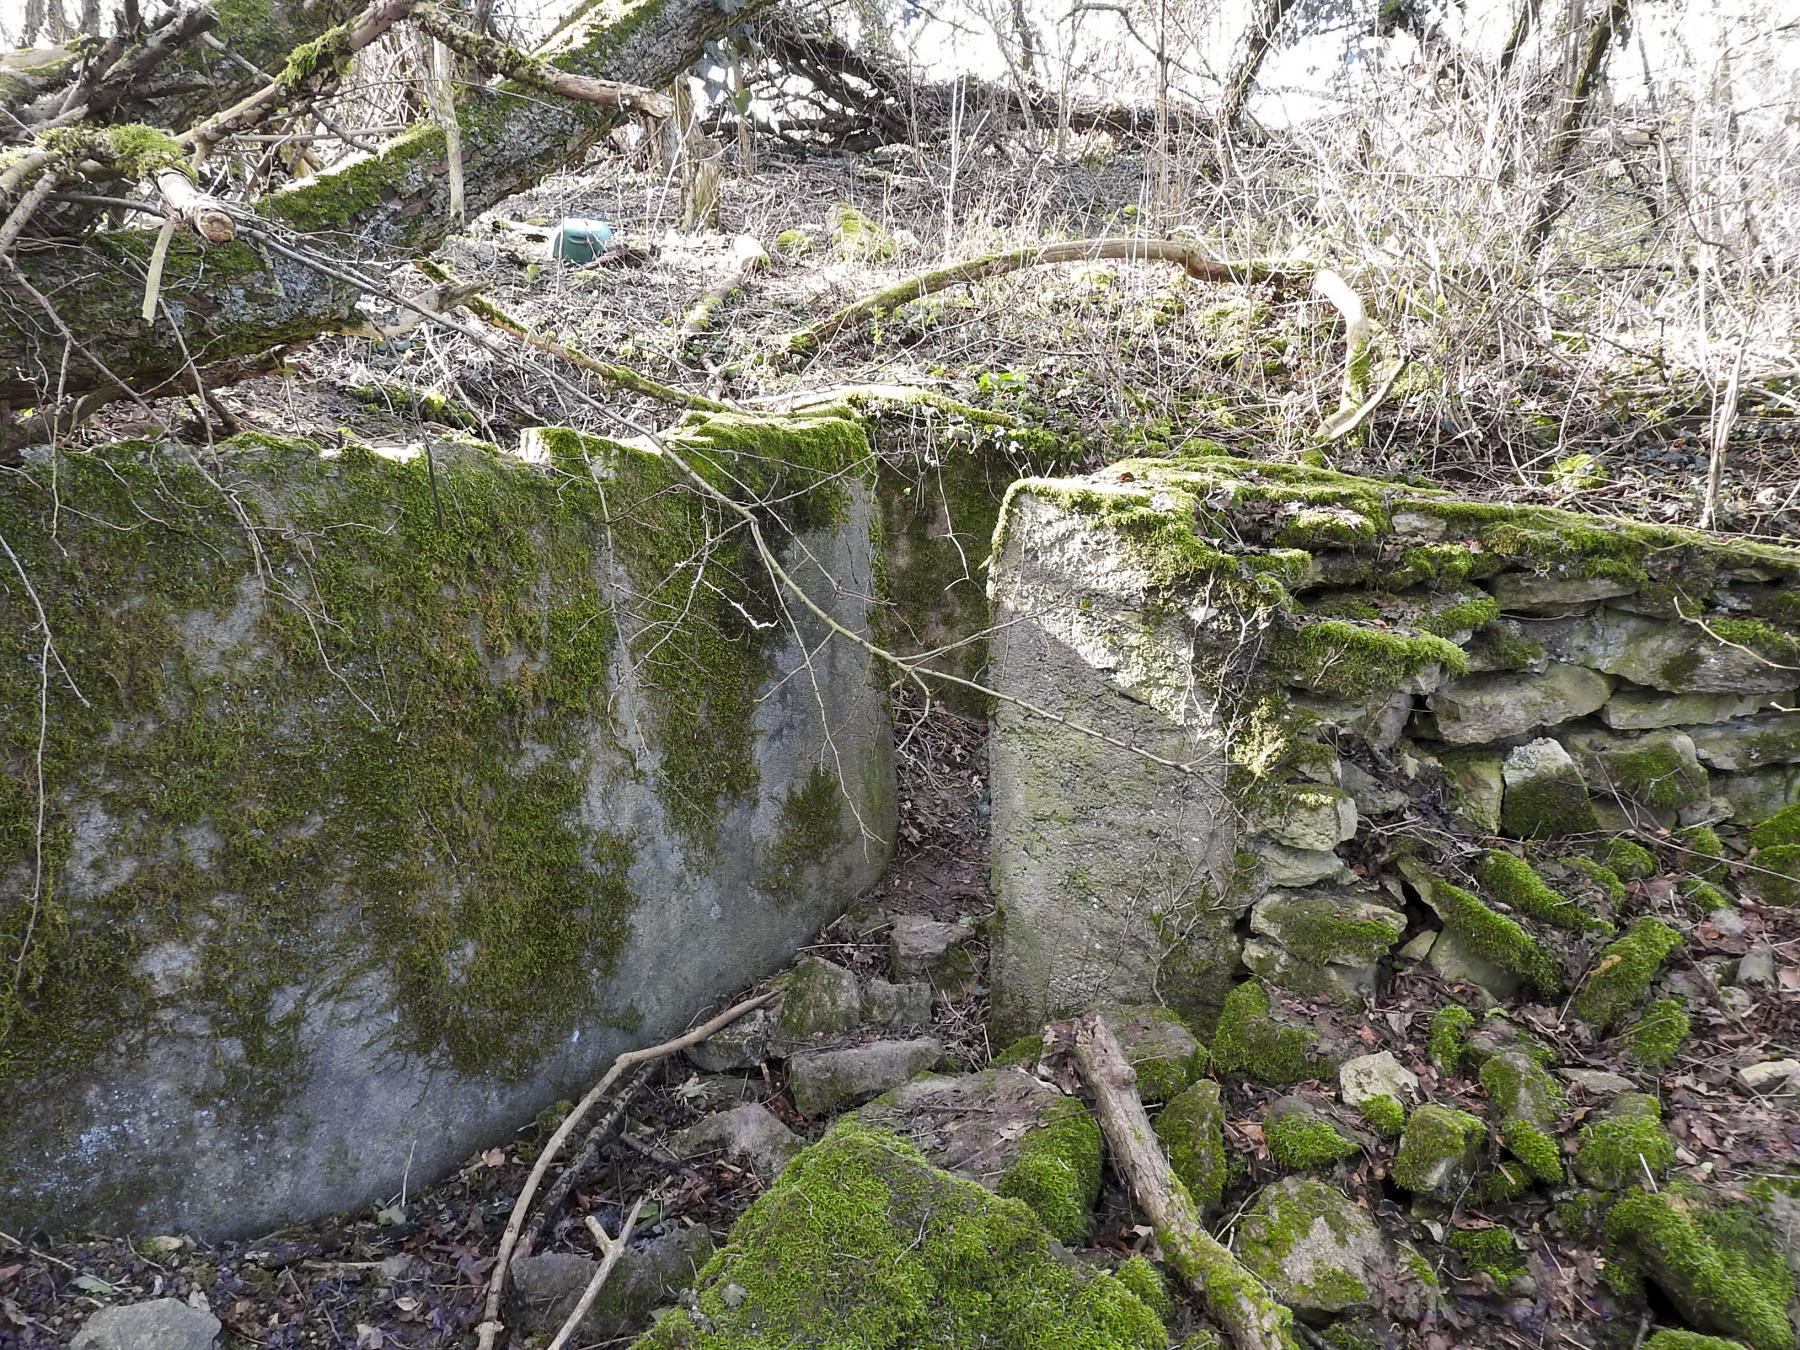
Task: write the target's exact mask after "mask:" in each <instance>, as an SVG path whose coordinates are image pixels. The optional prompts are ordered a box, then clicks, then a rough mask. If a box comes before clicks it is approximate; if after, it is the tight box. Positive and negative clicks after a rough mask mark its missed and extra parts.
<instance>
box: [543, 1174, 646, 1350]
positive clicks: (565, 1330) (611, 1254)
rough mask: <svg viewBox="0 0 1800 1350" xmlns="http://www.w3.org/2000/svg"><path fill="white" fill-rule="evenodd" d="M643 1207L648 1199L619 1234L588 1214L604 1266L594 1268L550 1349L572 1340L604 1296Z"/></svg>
mask: <svg viewBox="0 0 1800 1350" xmlns="http://www.w3.org/2000/svg"><path fill="white" fill-rule="evenodd" d="M643 1208H644V1202H643V1200H642V1198H640V1199H639V1200H638V1202H637V1203H636V1204H634V1205H633V1206H632V1207H631V1213H629V1214H627V1215H626V1216H625V1222H624V1224H622V1225H621V1226H620V1228H619V1236H617V1237H616V1238H614V1237H608V1236H607V1235H606V1230H605V1229H604V1228H602V1227H601V1226H600V1221H599V1220H598V1219H596V1218H595V1217H594V1216H593V1215H592V1214H590V1215H588V1216H587V1226H588V1232H590V1233H592V1234H593V1235H594V1245H595V1246H597V1247H599V1249H600V1252H601V1260H600V1269H598V1270H596V1271H595V1272H594V1278H593V1279H591V1280H589V1281H588V1283H587V1288H586V1289H583V1290H582V1291H581V1297H580V1298H578V1299H577V1300H575V1307H574V1308H573V1309H571V1310H570V1312H569V1315H568V1317H566V1318H564V1319H563V1324H562V1327H561V1329H560V1330H558V1331H557V1333H556V1339H555V1340H553V1341H551V1342H550V1350H562V1348H563V1346H565V1345H567V1344H568V1341H569V1337H571V1336H573V1335H574V1334H575V1328H576V1327H577V1326H579V1325H580V1324H581V1319H582V1318H584V1317H586V1316H587V1310H588V1309H589V1308H591V1307H593V1306H594V1300H595V1299H597V1298H599V1297H600V1289H601V1286H603V1285H604V1284H605V1283H606V1277H607V1276H608V1275H611V1274H612V1272H613V1267H614V1266H616V1265H618V1264H619V1258H620V1257H621V1256H623V1255H625V1247H626V1244H627V1243H629V1242H630V1241H631V1230H632V1229H633V1228H635V1227H637V1220H638V1214H639V1213H640V1212H641V1211H642V1210H643Z"/></svg>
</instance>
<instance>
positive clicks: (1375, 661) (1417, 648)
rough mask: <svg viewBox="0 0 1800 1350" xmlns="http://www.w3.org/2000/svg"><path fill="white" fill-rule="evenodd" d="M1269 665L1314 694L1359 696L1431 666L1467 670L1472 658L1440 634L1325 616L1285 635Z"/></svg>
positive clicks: (1391, 686)
mask: <svg viewBox="0 0 1800 1350" xmlns="http://www.w3.org/2000/svg"><path fill="white" fill-rule="evenodd" d="M1269 665H1270V667H1271V669H1273V670H1275V671H1277V672H1278V673H1280V674H1282V675H1283V676H1285V677H1286V678H1287V679H1288V680H1289V681H1290V682H1292V683H1294V684H1297V685H1299V686H1300V687H1301V688H1303V689H1308V690H1311V691H1312V692H1313V693H1316V694H1324V695H1326V696H1327V697H1330V698H1361V697H1362V696H1364V695H1366V694H1371V693H1374V692H1375V691H1377V690H1387V689H1393V688H1395V687H1396V686H1398V685H1399V684H1400V683H1401V681H1403V680H1405V679H1406V678H1407V677H1408V676H1411V675H1416V674H1419V673H1420V672H1421V671H1424V670H1427V669H1429V668H1430V667H1432V666H1441V667H1442V668H1443V669H1445V670H1448V671H1450V672H1451V673H1453V674H1457V675H1461V674H1466V673H1467V671H1468V669H1469V659H1468V657H1467V656H1465V655H1464V654H1463V650H1462V648H1460V647H1458V646H1456V645H1455V644H1454V643H1451V642H1447V641H1445V640H1444V639H1443V638H1441V637H1435V636H1432V635H1430V634H1424V635H1414V636H1408V635H1406V634H1403V633H1395V632H1391V631H1389V630H1386V629H1376V628H1361V627H1358V626H1356V625H1355V624H1351V623H1346V622H1343V621H1341V620H1337V619H1327V620H1323V621H1320V622H1317V623H1310V624H1306V625H1304V626H1303V627H1300V628H1298V629H1294V630H1291V631H1289V632H1287V633H1286V634H1284V635H1283V637H1282V638H1281V639H1280V641H1278V642H1277V644H1276V645H1275V648H1274V650H1273V651H1272V652H1271V653H1270V656H1269Z"/></svg>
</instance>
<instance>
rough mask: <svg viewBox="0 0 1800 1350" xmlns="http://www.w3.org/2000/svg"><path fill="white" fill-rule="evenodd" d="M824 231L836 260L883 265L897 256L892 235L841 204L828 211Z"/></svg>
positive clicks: (850, 207) (896, 243) (852, 207)
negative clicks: (844, 259)
mask: <svg viewBox="0 0 1800 1350" xmlns="http://www.w3.org/2000/svg"><path fill="white" fill-rule="evenodd" d="M827 227H828V230H829V233H830V235H831V247H832V249H833V251H834V252H836V253H837V255H838V256H839V257H840V258H847V259H850V260H852V261H855V262H885V261H887V260H888V259H890V258H893V257H895V256H896V255H898V254H899V252H900V245H899V243H898V242H897V241H896V240H895V238H894V236H893V234H892V233H891V232H889V231H887V230H884V229H883V228H882V227H881V226H879V225H877V224H876V223H875V222H874V221H873V220H870V219H869V217H868V216H866V215H864V214H863V213H862V212H861V211H858V210H857V209H856V208H855V207H854V206H851V205H849V204H848V203H845V202H835V203H833V204H832V207H831V214H830V218H829V220H828V221H827Z"/></svg>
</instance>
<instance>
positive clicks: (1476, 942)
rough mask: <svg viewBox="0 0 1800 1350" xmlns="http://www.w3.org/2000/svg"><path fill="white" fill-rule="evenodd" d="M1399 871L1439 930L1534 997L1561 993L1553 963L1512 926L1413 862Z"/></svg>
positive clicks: (1538, 945)
mask: <svg viewBox="0 0 1800 1350" xmlns="http://www.w3.org/2000/svg"><path fill="white" fill-rule="evenodd" d="M1401 871H1402V872H1403V873H1404V874H1405V876H1406V878H1407V880H1408V881H1411V882H1412V883H1413V885H1414V887H1415V888H1417V890H1418V892H1419V895H1420V898H1422V899H1423V900H1424V901H1425V903H1426V904H1427V905H1429V906H1431V908H1432V909H1433V910H1435V911H1436V912H1437V915H1438V917H1439V918H1440V919H1442V920H1443V921H1444V927H1445V929H1446V930H1447V931H1449V932H1453V933H1455V934H1456V936H1457V937H1458V938H1460V939H1461V940H1462V942H1463V943H1464V944H1466V945H1467V946H1468V948H1469V949H1470V950H1471V951H1473V952H1474V953H1475V954H1476V955H1478V956H1480V957H1481V958H1482V959H1483V960H1485V961H1488V962H1491V963H1492V964H1494V965H1496V966H1499V967H1500V968H1501V969H1503V970H1507V971H1511V972H1512V973H1513V974H1514V975H1517V976H1519V977H1520V978H1521V979H1524V980H1527V981H1529V982H1530V983H1531V984H1533V985H1535V986H1536V987H1537V989H1538V990H1539V992H1540V993H1543V994H1546V995H1553V994H1556V993H1558V992H1559V991H1560V990H1561V989H1562V987H1563V979H1562V971H1561V969H1560V967H1559V966H1558V964H1557V962H1556V960H1555V959H1554V958H1553V957H1552V956H1551V954H1550V952H1549V951H1548V950H1547V949H1546V948H1545V947H1544V946H1543V945H1542V944H1541V943H1539V942H1538V940H1537V939H1536V938H1535V937H1533V936H1532V935H1531V934H1530V933H1528V932H1527V931H1526V930H1525V929H1524V928H1522V927H1521V926H1520V925H1519V924H1518V923H1517V922H1516V921H1515V920H1513V919H1510V918H1508V917H1507V916H1506V915H1504V914H1501V913H1499V912H1497V911H1496V910H1494V909H1493V908H1491V907H1490V906H1488V905H1486V904H1484V903H1483V902H1482V901H1481V899H1480V898H1479V897H1478V896H1476V895H1475V894H1474V893H1473V892H1471V891H1467V890H1464V889H1463V888H1462V887H1461V886H1458V885H1456V884H1455V883H1454V882H1450V881H1446V880H1445V879H1444V878H1442V877H1440V876H1435V875H1433V874H1432V872H1431V871H1430V870H1429V869H1428V868H1426V867H1425V866H1424V865H1423V864H1422V863H1420V862H1418V861H1417V860H1415V859H1406V860H1403V862H1402V863H1401ZM1434 950H1435V948H1434Z"/></svg>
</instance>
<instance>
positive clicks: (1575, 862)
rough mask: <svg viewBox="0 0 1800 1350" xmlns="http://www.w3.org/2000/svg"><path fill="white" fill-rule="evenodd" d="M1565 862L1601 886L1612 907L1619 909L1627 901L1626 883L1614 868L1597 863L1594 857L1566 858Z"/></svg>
mask: <svg viewBox="0 0 1800 1350" xmlns="http://www.w3.org/2000/svg"><path fill="white" fill-rule="evenodd" d="M1563 863H1564V865H1565V866H1567V867H1570V868H1572V869H1574V870H1575V871H1577V872H1579V873H1581V874H1582V875H1583V876H1584V877H1586V878H1587V879H1588V880H1589V881H1591V882H1593V883H1594V885H1595V886H1597V887H1599V888H1600V892H1601V894H1603V895H1604V896H1605V897H1606V903H1607V904H1608V905H1610V906H1611V907H1612V908H1614V909H1617V908H1618V907H1619V906H1620V905H1622V904H1624V903H1625V883H1624V882H1623V881H1621V880H1620V879H1619V874H1618V873H1617V872H1615V871H1613V870H1612V868H1610V867H1607V866H1606V865H1605V864H1603V863H1597V862H1595V861H1594V860H1593V859H1592V858H1565V859H1563Z"/></svg>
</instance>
